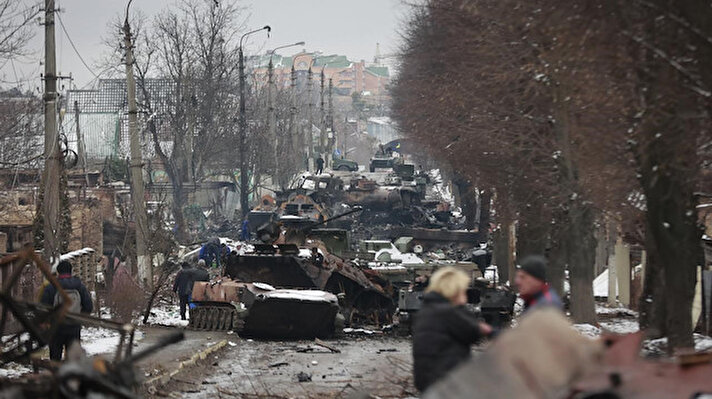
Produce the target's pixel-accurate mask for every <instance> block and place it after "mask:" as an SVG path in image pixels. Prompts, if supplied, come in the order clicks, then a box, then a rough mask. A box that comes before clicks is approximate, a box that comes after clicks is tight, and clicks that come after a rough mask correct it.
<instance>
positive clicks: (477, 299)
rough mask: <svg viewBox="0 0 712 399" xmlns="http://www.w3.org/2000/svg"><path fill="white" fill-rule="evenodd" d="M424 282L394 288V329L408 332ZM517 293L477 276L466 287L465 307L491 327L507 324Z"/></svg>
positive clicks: (420, 299) (417, 308)
mask: <svg viewBox="0 0 712 399" xmlns="http://www.w3.org/2000/svg"><path fill="white" fill-rule="evenodd" d="M425 288H426V285H425V284H424V283H421V284H414V285H412V286H410V287H405V288H401V289H400V290H399V291H398V314H397V317H398V331H399V332H400V333H403V334H408V333H409V332H410V331H411V328H412V326H413V321H414V320H415V318H417V317H418V315H417V313H418V310H420V307H421V305H422V303H423V295H424V294H425ZM516 300H517V295H516V294H515V293H514V292H513V291H512V290H511V289H509V288H507V287H504V286H499V285H497V284H495V283H493V282H491V281H489V280H485V279H483V278H477V279H475V280H474V282H473V284H472V286H471V287H470V288H469V289H468V290H467V302H468V307H469V308H470V309H471V310H473V311H474V313H475V314H477V315H478V316H479V317H481V318H482V319H484V320H485V321H486V322H487V323H488V324H490V325H491V326H493V327H495V328H503V327H507V326H508V325H509V323H510V322H511V321H512V317H513V315H514V303H515V302H516Z"/></svg>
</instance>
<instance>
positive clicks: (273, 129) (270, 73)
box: [267, 42, 304, 188]
mask: <svg viewBox="0 0 712 399" xmlns="http://www.w3.org/2000/svg"><path fill="white" fill-rule="evenodd" d="M303 45H304V42H297V43H293V44H287V45H284V46H279V47H277V48H275V49H274V50H272V51H270V56H269V66H268V69H267V77H268V82H267V86H268V87H267V100H268V102H269V118H268V121H267V122H268V124H269V126H268V127H269V137H274V178H273V182H272V183H273V184H275V185H277V186H278V187H280V188H281V187H282V182H281V179H280V176H279V159H280V154H279V136H278V135H277V118H276V116H275V110H274V97H275V94H274V93H273V91H274V63H272V57H274V53H275V52H276V51H277V50H280V49H284V48H288V47H293V46H303ZM293 73H294V65H292V74H293ZM290 138H291V135H290Z"/></svg>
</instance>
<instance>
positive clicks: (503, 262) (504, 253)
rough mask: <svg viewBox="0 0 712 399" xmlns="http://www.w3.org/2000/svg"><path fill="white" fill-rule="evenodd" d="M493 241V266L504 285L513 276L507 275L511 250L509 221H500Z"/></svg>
mask: <svg viewBox="0 0 712 399" xmlns="http://www.w3.org/2000/svg"><path fill="white" fill-rule="evenodd" d="M492 238H493V241H494V264H495V265H497V269H498V270H499V279H500V280H501V281H502V282H503V283H504V282H506V281H510V279H512V277H513V276H510V275H509V262H510V261H511V259H510V257H511V254H512V248H510V247H509V221H507V220H506V219H504V218H503V219H502V220H500V225H499V228H498V229H497V230H496V231H495V232H494V234H493V237H492Z"/></svg>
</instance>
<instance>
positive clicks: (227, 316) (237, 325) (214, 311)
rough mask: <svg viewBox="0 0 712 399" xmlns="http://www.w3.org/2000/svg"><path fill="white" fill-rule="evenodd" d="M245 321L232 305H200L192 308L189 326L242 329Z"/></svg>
mask: <svg viewBox="0 0 712 399" xmlns="http://www.w3.org/2000/svg"><path fill="white" fill-rule="evenodd" d="M243 325H244V321H243V320H242V319H241V318H240V314H239V311H238V310H237V309H235V308H234V307H232V306H198V307H196V308H194V309H191V310H190V321H189V322H188V328H191V329H194V330H202V331H231V330H240V329H241V328H242V327H243Z"/></svg>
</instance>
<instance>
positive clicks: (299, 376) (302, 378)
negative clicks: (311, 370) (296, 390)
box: [297, 371, 312, 382]
mask: <svg viewBox="0 0 712 399" xmlns="http://www.w3.org/2000/svg"><path fill="white" fill-rule="evenodd" d="M311 380H312V376H311V374H307V373H305V372H303V371H300V372H299V374H297V381H299V382H310V381H311Z"/></svg>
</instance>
